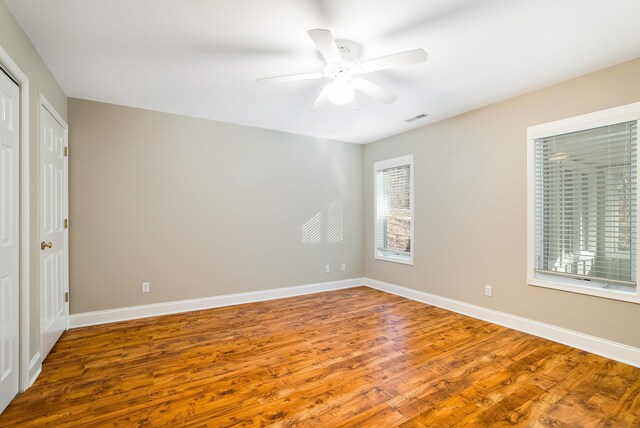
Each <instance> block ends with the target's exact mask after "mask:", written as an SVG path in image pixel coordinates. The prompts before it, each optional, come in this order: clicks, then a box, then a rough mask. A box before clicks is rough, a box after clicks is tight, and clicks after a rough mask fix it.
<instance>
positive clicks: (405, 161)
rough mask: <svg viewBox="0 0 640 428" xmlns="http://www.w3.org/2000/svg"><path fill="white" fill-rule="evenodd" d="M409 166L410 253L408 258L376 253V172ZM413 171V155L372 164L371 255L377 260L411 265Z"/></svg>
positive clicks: (413, 209) (413, 241)
mask: <svg viewBox="0 0 640 428" xmlns="http://www.w3.org/2000/svg"><path fill="white" fill-rule="evenodd" d="M404 165H409V204H410V205H411V227H410V230H409V239H410V240H411V251H410V252H409V256H408V257H407V256H403V255H398V256H392V255H389V254H388V253H381V252H380V251H378V245H377V244H378V181H377V175H378V171H380V170H383V169H388V168H395V167H399V166H404ZM413 183H414V170H413V154H410V155H405V156H400V157H397V158H393V159H387V160H383V161H379V162H375V163H374V164H373V255H374V258H376V259H378V260H384V261H387V262H395V263H402V264H406V265H413V255H414V252H415V239H414V237H413V230H414V224H415V206H414V203H413V187H414V184H413Z"/></svg>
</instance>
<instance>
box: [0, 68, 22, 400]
mask: <svg viewBox="0 0 640 428" xmlns="http://www.w3.org/2000/svg"><path fill="white" fill-rule="evenodd" d="M19 97H20V89H19V88H18V85H16V84H15V83H14V82H13V81H12V80H11V79H9V77H8V76H7V75H6V74H4V72H3V71H1V70H0V412H2V411H3V410H4V409H5V408H6V407H7V405H8V404H9V402H10V401H11V400H12V399H13V397H15V396H16V394H17V393H18V367H19V365H18V337H19V336H18V335H19V324H18V307H19V302H18V284H19V283H18V280H19V271H18V264H19V258H18V254H19V239H20V237H19V235H18V227H19V218H18V216H19V215H20V212H19V210H18V209H19V208H18V192H19V190H20V187H19V186H20V182H19V181H18V173H19V164H18V161H19V153H20V150H19V144H20V130H19V123H20V121H19V111H20V110H19V104H18V103H19V102H20V99H19Z"/></svg>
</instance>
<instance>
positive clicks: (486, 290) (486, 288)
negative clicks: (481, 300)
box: [484, 285, 493, 297]
mask: <svg viewBox="0 0 640 428" xmlns="http://www.w3.org/2000/svg"><path fill="white" fill-rule="evenodd" d="M484 295H485V296H488V297H491V296H493V287H492V286H490V285H485V286H484Z"/></svg>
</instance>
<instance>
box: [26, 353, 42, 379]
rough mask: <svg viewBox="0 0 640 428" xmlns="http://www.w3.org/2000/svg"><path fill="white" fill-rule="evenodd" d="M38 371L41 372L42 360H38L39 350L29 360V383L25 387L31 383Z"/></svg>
mask: <svg viewBox="0 0 640 428" xmlns="http://www.w3.org/2000/svg"><path fill="white" fill-rule="evenodd" d="M40 373H42V361H40V352H37V353H36V355H34V356H33V358H32V359H31V361H29V385H28V386H27V388H30V387H31V385H33V383H34V382H35V381H36V379H37V378H38V376H40Z"/></svg>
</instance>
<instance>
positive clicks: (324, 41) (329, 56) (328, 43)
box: [307, 28, 342, 64]
mask: <svg viewBox="0 0 640 428" xmlns="http://www.w3.org/2000/svg"><path fill="white" fill-rule="evenodd" d="M307 34H309V37H311V40H313V43H315V44H316V46H317V47H318V50H319V51H320V54H321V55H322V57H323V58H324V60H325V61H326V62H327V64H337V63H339V62H342V55H340V50H339V49H338V45H336V41H335V40H334V38H333V36H332V35H331V31H329V30H321V29H319V28H316V29H315V30H309V31H307Z"/></svg>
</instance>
